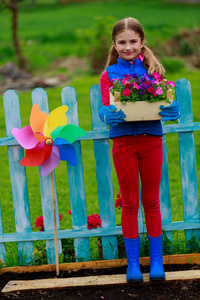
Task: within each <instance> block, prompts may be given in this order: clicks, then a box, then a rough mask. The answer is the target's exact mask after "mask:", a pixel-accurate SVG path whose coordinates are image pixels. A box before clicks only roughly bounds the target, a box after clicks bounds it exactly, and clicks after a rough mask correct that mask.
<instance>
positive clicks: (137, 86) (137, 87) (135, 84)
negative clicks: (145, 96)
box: [133, 82, 140, 90]
mask: <svg viewBox="0 0 200 300" xmlns="http://www.w3.org/2000/svg"><path fill="white" fill-rule="evenodd" d="M133 87H135V88H136V89H137V90H139V89H140V87H139V85H138V84H137V83H135V82H133Z"/></svg>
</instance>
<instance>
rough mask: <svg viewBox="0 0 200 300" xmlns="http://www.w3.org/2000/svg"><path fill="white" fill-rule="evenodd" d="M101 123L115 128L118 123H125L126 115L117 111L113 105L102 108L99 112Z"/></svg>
mask: <svg viewBox="0 0 200 300" xmlns="http://www.w3.org/2000/svg"><path fill="white" fill-rule="evenodd" d="M99 117H100V118H101V121H102V122H104V123H106V124H107V125H111V126H116V125H118V124H119V123H122V122H125V121H126V120H124V118H126V115H125V114H124V112H123V111H122V110H119V111H117V107H116V106H115V105H112V104H111V105H109V106H102V107H101V108H100V110H99Z"/></svg>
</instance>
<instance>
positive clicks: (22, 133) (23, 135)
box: [11, 126, 39, 149]
mask: <svg viewBox="0 0 200 300" xmlns="http://www.w3.org/2000/svg"><path fill="white" fill-rule="evenodd" d="M11 132H12V134H13V136H14V137H15V139H16V140H17V141H18V143H19V144H20V145H21V146H22V147H23V148H24V149H32V148H34V147H36V146H37V144H38V143H39V141H38V140H37V139H36V137H35V135H34V133H33V131H32V129H31V127H30V126H25V127H23V128H22V129H17V128H13V129H12V131H11Z"/></svg>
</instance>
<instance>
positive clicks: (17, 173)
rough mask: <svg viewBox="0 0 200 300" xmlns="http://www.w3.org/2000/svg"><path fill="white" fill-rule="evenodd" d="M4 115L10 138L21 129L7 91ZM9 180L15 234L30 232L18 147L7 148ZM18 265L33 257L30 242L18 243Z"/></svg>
mask: <svg viewBox="0 0 200 300" xmlns="http://www.w3.org/2000/svg"><path fill="white" fill-rule="evenodd" d="M3 103H4V115H5V124H6V134H7V136H8V137H9V136H12V133H11V130H12V129H13V128H14V127H16V128H19V129H20V128H21V120H20V108H19V99H18V95H17V93H16V92H14V91H12V90H8V91H7V92H5V93H4V96H3ZM8 157H9V167H10V179H11V186H12V197H13V208H14V216H15V227H16V232H20V233H22V232H27V233H29V232H31V221H30V211H29V201H28V190H27V179H26V171H25V168H24V167H22V166H21V164H20V160H21V159H22V158H23V157H24V150H23V149H22V148H21V147H20V146H15V147H10V146H9V147H8ZM17 246H18V255H19V263H20V264H27V263H30V261H31V260H32V259H33V257H34V251H33V244H32V242H26V241H24V242H18V245H17Z"/></svg>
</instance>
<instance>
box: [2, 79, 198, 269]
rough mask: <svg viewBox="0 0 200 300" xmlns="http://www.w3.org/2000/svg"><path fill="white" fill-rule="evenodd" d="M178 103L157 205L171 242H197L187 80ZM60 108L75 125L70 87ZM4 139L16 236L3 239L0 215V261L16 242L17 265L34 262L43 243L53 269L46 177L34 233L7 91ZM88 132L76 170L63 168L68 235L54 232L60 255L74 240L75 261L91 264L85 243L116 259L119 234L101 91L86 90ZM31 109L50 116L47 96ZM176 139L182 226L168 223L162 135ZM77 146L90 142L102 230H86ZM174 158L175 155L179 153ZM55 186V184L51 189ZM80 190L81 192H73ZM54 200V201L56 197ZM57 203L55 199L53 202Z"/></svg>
mask: <svg viewBox="0 0 200 300" xmlns="http://www.w3.org/2000/svg"><path fill="white" fill-rule="evenodd" d="M176 99H177V101H178V102H179V104H180V107H181V112H182V115H181V118H180V119H179V120H178V123H177V124H172V125H163V130H164V133H165V134H164V136H163V144H164V147H163V152H164V162H163V171H162V179H161V189H160V199H161V213H162V219H163V228H164V230H165V231H166V233H167V235H168V237H169V239H170V240H172V231H175V230H184V231H185V237H186V240H188V239H190V238H191V237H192V236H193V235H195V236H197V238H198V239H199V238H200V219H199V200H198V188H197V177H196V159H195V145H194V132H195V131H199V130H200V123H193V115H192V103H191V89H190V83H189V82H188V81H187V80H186V79H179V80H178V81H177V82H176ZM61 101H62V105H65V104H66V105H68V106H69V111H70V115H69V116H68V123H69V124H70V123H71V124H75V125H79V120H78V110H77V99H76V91H75V89H74V88H72V87H65V88H64V89H63V90H62V92H61ZM3 102H4V115H5V124H6V137H5V138H0V146H7V147H8V158H9V167H10V176H11V188H12V197H13V209H14V217H15V226H16V232H15V233H6V234H4V233H3V224H2V218H1V210H0V258H1V259H3V260H4V261H6V251H5V244H4V243H6V242H17V247H18V254H19V259H20V260H21V261H22V259H23V261H24V257H26V261H25V263H29V262H30V261H31V259H33V257H34V248H33V241H35V240H46V251H47V258H48V263H49V264H51V263H55V252H54V232H53V215H52V203H51V200H52V199H51V198H52V196H51V189H50V188H49V187H50V184H51V179H50V175H48V176H46V177H43V176H40V190H41V201H42V210H43V217H44V226H45V231H43V232H32V229H31V222H30V209H29V202H28V189H27V178H26V170H25V168H24V167H23V166H21V164H20V160H21V158H23V156H24V150H23V149H22V148H21V147H20V146H19V144H18V143H17V142H16V140H15V139H14V137H13V136H12V134H11V130H12V128H14V127H17V128H21V119H20V110H19V99H18V95H17V93H16V92H15V91H13V90H8V91H6V92H5V93H4V96H3ZM90 102H91V115H92V131H89V132H87V135H86V136H85V137H84V138H81V139H79V140H77V141H76V142H75V143H74V146H75V148H76V153H77V161H78V163H77V165H76V166H71V165H70V164H67V172H68V184H69V195H70V203H71V210H72V212H73V213H72V229H70V230H60V229H59V224H57V229H58V249H59V253H61V252H62V242H61V240H62V239H66V238H73V239H74V249H75V258H76V261H90V260H91V256H90V243H89V237H92V236H96V237H97V236H101V237H102V248H103V258H104V259H115V258H118V247H117V235H120V234H121V232H122V231H121V226H116V222H115V207H114V198H113V185H112V174H111V162H110V149H109V139H108V128H107V126H106V125H105V124H104V123H102V122H101V120H100V118H99V116H98V110H99V108H100V107H101V105H102V101H101V96H100V87H99V85H94V86H92V87H91V89H90ZM32 103H33V104H34V103H37V104H38V105H39V108H40V110H42V111H44V112H46V113H48V98H47V94H46V92H45V90H43V89H41V88H37V89H35V90H33V92H32ZM175 132H176V133H178V140H179V156H180V169H181V183H182V201H183V214H184V221H177V222H172V213H171V203H170V184H169V174H168V157H167V144H166V135H168V134H171V133H175ZM81 140H93V145H94V154H95V165H96V177H97V191H98V201H99V212H100V216H101V219H102V228H97V229H95V230H88V229H87V214H86V199H85V186H84V178H83V164H82V155H81ZM177 152H178V149H177ZM54 184H55V183H54ZM77 187H79V188H77ZM55 196H56V195H55ZM56 201H57V197H56ZM138 218H139V232H140V233H141V234H142V233H144V224H143V213H142V207H141V205H140V209H139V216H138Z"/></svg>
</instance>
